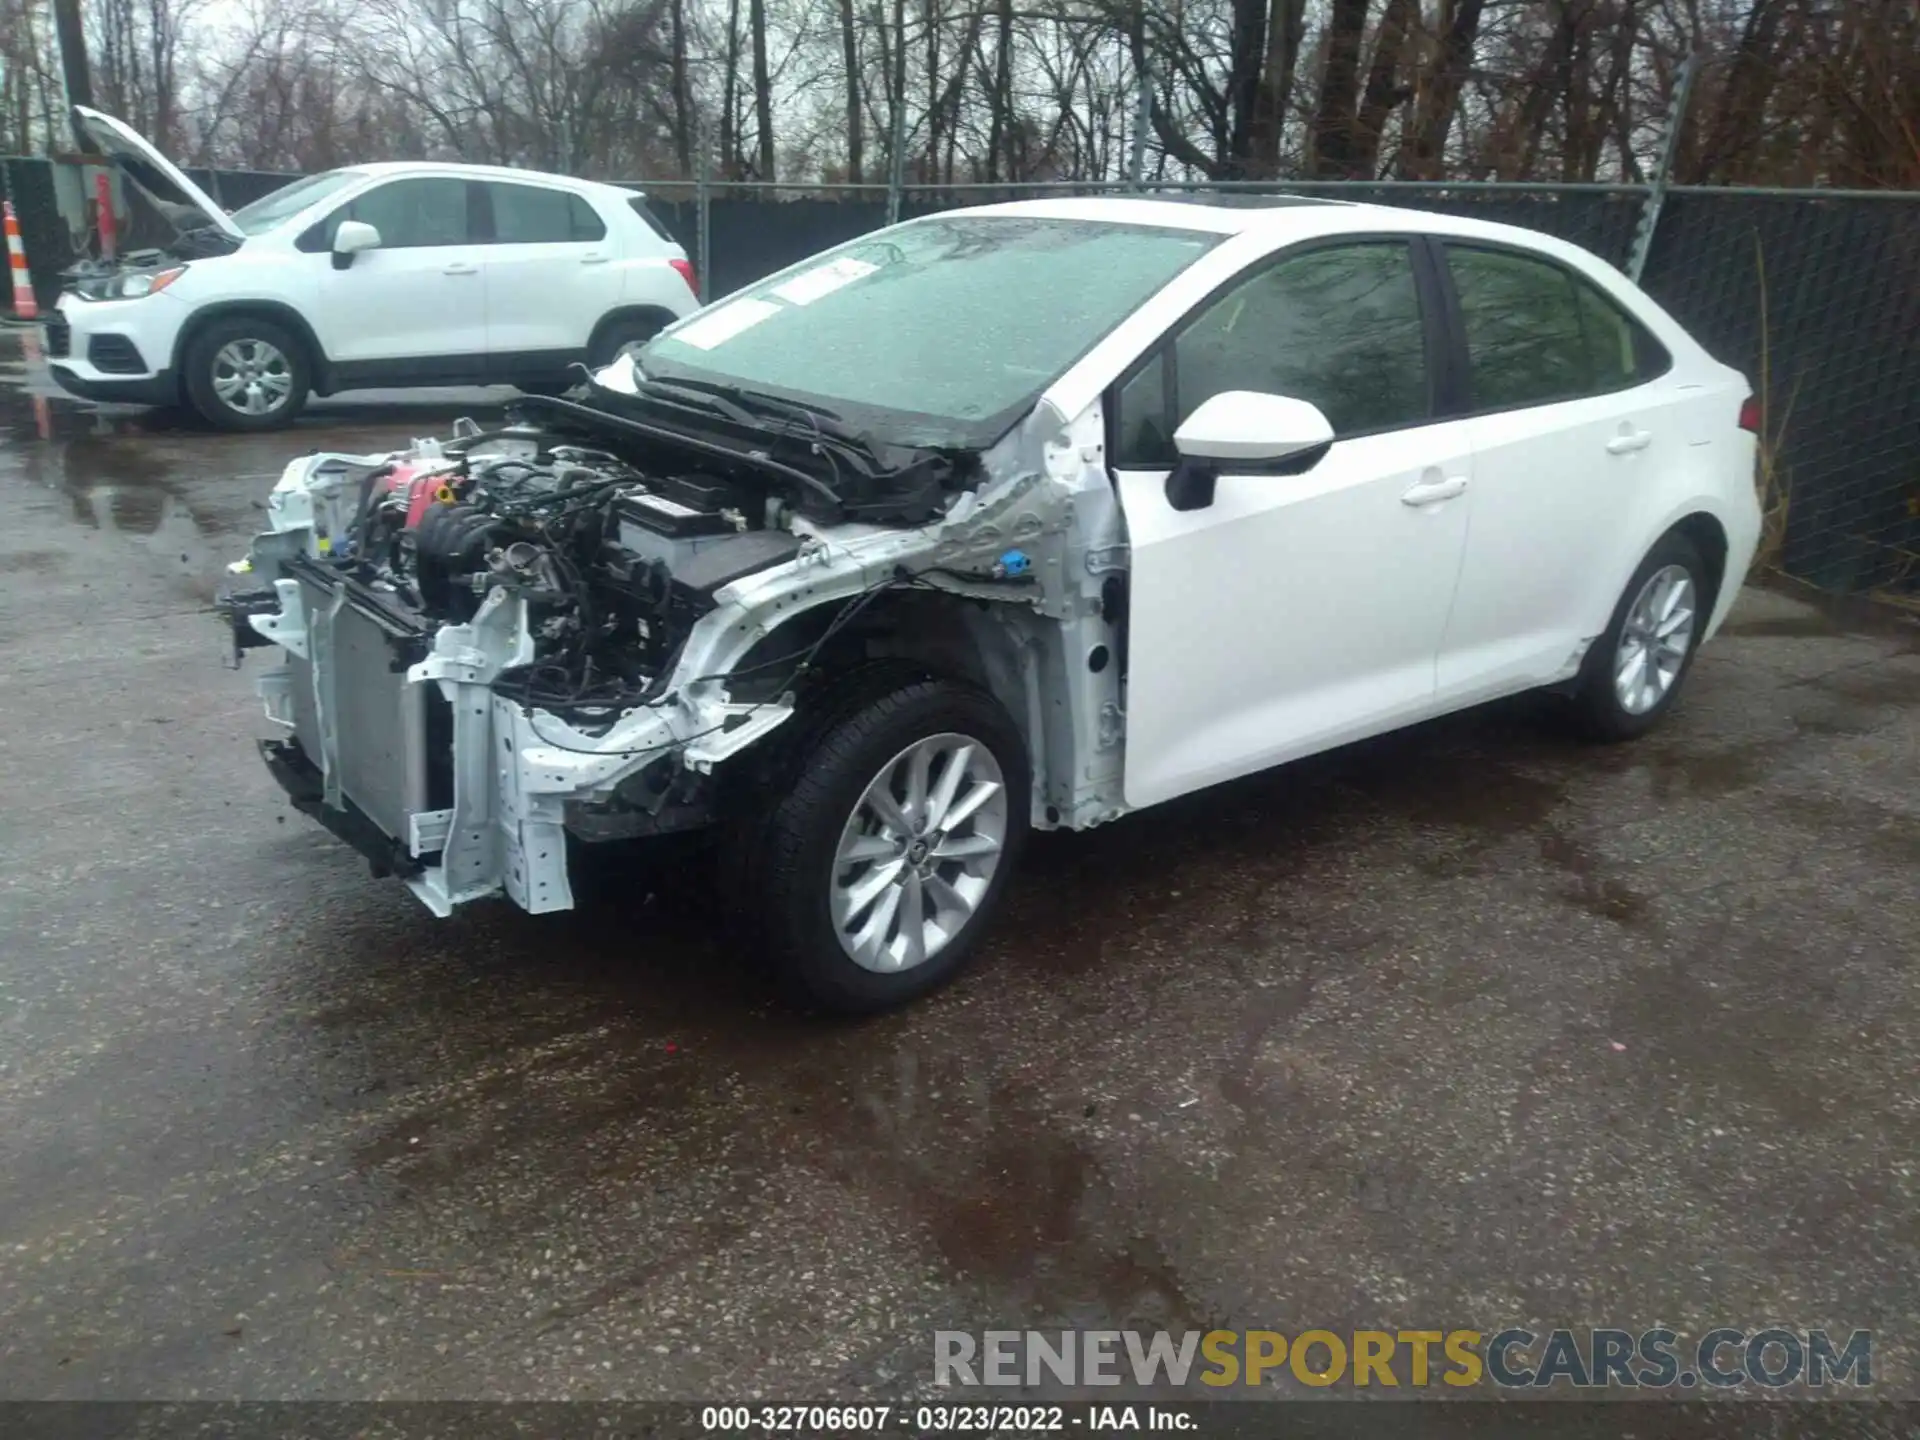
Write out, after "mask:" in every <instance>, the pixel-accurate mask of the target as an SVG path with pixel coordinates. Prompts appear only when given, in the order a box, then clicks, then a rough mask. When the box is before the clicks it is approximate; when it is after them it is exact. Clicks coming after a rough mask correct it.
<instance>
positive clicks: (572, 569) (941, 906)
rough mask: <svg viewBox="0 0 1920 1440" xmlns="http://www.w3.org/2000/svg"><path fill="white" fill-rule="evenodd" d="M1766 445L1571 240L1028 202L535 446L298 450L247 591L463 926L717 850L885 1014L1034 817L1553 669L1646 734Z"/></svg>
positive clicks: (800, 940) (696, 336)
mask: <svg viewBox="0 0 1920 1440" xmlns="http://www.w3.org/2000/svg"><path fill="white" fill-rule="evenodd" d="M1755 429H1756V414H1755V406H1754V402H1753V400H1752V397H1751V393H1750V390H1749V387H1748V384H1747V382H1746V380H1745V379H1744V378H1742V376H1741V375H1740V374H1739V373H1738V372H1736V371H1734V370H1731V369H1729V368H1728V367H1726V366H1725V365H1722V364H1720V363H1719V362H1717V361H1716V360H1714V359H1713V357H1712V356H1710V355H1709V354H1707V353H1706V351H1705V350H1703V349H1702V348H1701V347H1700V346H1699V345H1698V344H1697V343H1695V341H1694V340H1693V339H1692V338H1690V337H1689V336H1688V335H1687V333H1686V332H1685V331H1684V330H1683V329H1681V327H1680V326H1679V325H1678V324H1676V323H1675V322H1674V320H1673V319H1672V318H1671V317H1670V316H1668V315H1667V314H1666V312H1665V311H1663V310H1662V309H1661V308H1660V307H1659V306H1657V305H1656V304H1654V303H1653V302H1652V301H1651V300H1649V299H1648V298H1647V297H1646V296H1645V295H1644V294H1642V293H1641V292H1640V291H1639V290H1638V289H1636V288H1635V287H1634V286H1633V285H1632V284H1631V283H1629V282H1628V281H1627V280H1626V279H1625V278H1624V277H1623V276H1622V275H1621V274H1619V272H1617V271H1615V270H1614V269H1612V268H1611V267H1609V266H1608V265H1606V264H1605V263H1603V262H1602V261H1600V260H1598V259H1596V258H1595V257H1594V256H1592V255H1590V254H1588V253H1587V252H1586V251H1584V250H1581V249H1579V248H1577V247H1575V246H1573V245H1569V244H1565V243H1563V242H1561V241H1558V240H1553V239H1549V238H1547V237H1545V236H1542V235H1538V234H1534V233H1532V232H1529V231H1525V230H1518V229H1512V228H1509V227H1505V226H1500V225H1492V224H1486V223H1481V222H1477V221H1473V220H1466V219H1457V218H1453V217H1449V216H1443V215H1434V214H1426V213H1422V212H1418V211H1412V210H1400V209H1384V208H1373V207H1368V206H1357V205H1346V204H1336V203H1325V202H1318V201H1310V200H1280V201H1274V202H1272V203H1268V204H1264V205H1260V206H1258V207H1254V208H1215V207H1210V206H1204V205H1192V204H1183V203H1173V202H1153V201H1143V200H1117V199H1116V200H1057V201H1042V202H1031V203H1022V204H1015V205H1002V206H993V207H987V208H982V209H977V210H969V211H957V212H951V213H947V214H943V215H939V216H935V217H930V218H927V219H921V220H915V221H912V222H909V223H906V224H903V225H898V226H895V227H892V228H890V229H888V230H884V231H881V232H879V233H877V234H873V235H869V236H866V237H863V238H862V239H859V240H856V241H854V242H852V243H850V244H847V245H844V246H841V247H839V248H838V249H836V250H833V251H829V252H827V253H825V254H823V255H820V256H817V257H815V258H813V259H811V260H808V261H806V262H803V263H802V264H800V265H797V266H794V267H792V268H791V269H789V270H787V271H784V272H782V273H781V274H778V275H775V276H773V277H772V278H770V279H768V280H766V281H763V282H762V283H760V284H758V285H755V286H753V287H751V288H749V289H747V290H745V291H743V292H741V293H739V294H736V295H734V296H732V297H730V298H728V299H727V300H725V301H723V302H721V303H720V304H718V305H715V306H713V307H710V308H709V309H707V310H706V311H704V312H701V313H700V314H697V315H695V316H693V317H691V318H689V319H686V320H683V321H681V322H680V323H679V324H677V325H675V326H674V327H672V328H670V329H668V330H667V331H665V332H664V333H663V334H661V335H660V336H658V337H657V338H655V339H654V340H653V341H652V342H651V343H649V344H648V345H647V346H645V347H644V348H643V349H640V350H639V351H637V352H636V353H632V354H629V355H626V356H623V357H622V358H621V359H620V360H618V361H617V362H615V363H614V364H613V365H611V366H609V367H608V368H606V369H605V370H603V371H602V372H600V374H599V375H598V377H597V379H596V380H595V382H594V383H593V384H592V385H591V386H590V387H589V388H588V390H587V391H586V392H584V393H583V394H582V395H578V396H576V397H575V398H573V399H571V400H561V399H541V398H529V399H527V400H526V401H524V402H522V403H521V404H520V405H519V406H518V407H517V409H516V411H515V412H514V413H513V414H512V416H511V417H510V423H509V424H508V425H507V426H506V427H504V428H502V429H498V430H493V431H482V430H480V429H479V428H478V427H475V426H472V425H470V424H466V423H464V422H463V424H462V425H461V426H460V427H457V433H456V434H455V435H454V436H453V437H452V438H450V439H447V440H445V441H434V442H427V443H424V444H421V445H418V446H415V447H414V448H412V449H410V450H408V451H404V452H399V453H396V454H391V455H367V456H347V455H318V456H311V457H307V458H304V459H302V460H299V461H296V462H295V463H294V464H293V465H292V466H290V467H289V468H288V470H287V472H286V473H285V475H284V476H283V477H282V478H281V480H280V481H279V483H278V485H277V486H276V487H275V490H274V493H273V495H272V497H271V501H270V505H269V514H270V517H271V526H272V528H271V529H270V530H269V531H268V532H267V533H266V534H264V535H262V536H260V537H259V538H258V539H257V540H256V542H255V544H254V548H253V553H252V555H251V556H250V558H249V559H248V560H246V561H243V562H241V563H240V564H239V565H237V566H236V567H235V568H236V571H237V572H239V573H238V574H237V575H236V578H235V582H234V588H233V591H232V593H231V594H230V595H229V596H228V597H227V601H226V605H227V609H228V612H229V614H230V616H231V620H232V624H233V630H234V634H235V638H236V642H237V643H238V644H240V645H242V646H246V645H268V644H272V645H278V646H280V647H282V648H283V649H284V650H285V652H286V661H285V663H284V664H283V665H281V666H280V667H279V668H277V669H274V670H272V671H270V672H269V673H268V674H266V675H265V676H263V677H262V681H261V691H262V694H263V695H264V697H265V698H266V702H267V709H268V713H269V715H270V716H271V717H272V718H273V719H274V720H276V721H278V722H279V723H280V725H281V726H282V727H284V731H285V735H284V738H281V739H278V740H274V741H270V742H265V745H264V749H265V752H266V755H267V759H268V761H269V764H270V765H271V767H272V768H273V770H274V772H275V774H276V775H277V776H278V777H279V779H280V780H281V782H282V784H283V785H285V787H286V788H287V790H288V791H289V793H291V794H292V795H293V797H294V799H295V802H296V803H297V804H299V805H300V806H301V807H302V808H303V809H305V810H307V811H308V812H309V813H311V814H313V815H314V816H315V817H316V818H318V819H320V820H321V821H322V822H323V823H325V824H327V825H328V826H329V827H330V828H332V829H333V830H334V831H336V833H338V834H340V835H342V836H343V837H345V838H348V839H349V840H351V841H352V842H353V843H354V844H356V845H358V846H359V847H360V848H361V849H362V850H364V851H365V852H367V853H368V854H369V855H371V856H372V857H373V858H374V860H375V863H376V866H377V867H379V868H381V869H383V870H386V871H389V872H393V873H398V874H400V875H402V876H403V877H404V878H405V879H406V880H407V882H408V883H409V884H410V885H411V886H412V887H413V889H414V890H415V892H416V893H417V894H418V895H419V896H420V897H421V898H422V899H423V900H425V901H426V902H427V903H428V905H429V906H431V907H432V908H433V909H434V910H435V911H436V912H438V913H441V914H445V913H447V912H448V911H449V910H450V909H451V908H452V907H453V906H454V905H457V904H460V903H462V902H465V901H468V900H472V899H476V898H479V897H482V896H486V895H491V894H496V893H500V892H504V893H505V894H506V895H507V896H508V897H509V898H511V899H512V900H513V901H515V902H517V903H518V904H520V905H522V906H525V907H526V908H528V909H530V910H535V911H544V910H554V909H562V908H566V907H567V906H569V905H571V903H572V896H571V892H570V890H569V887H568V881H567V855H568V850H569V846H570V845H571V844H578V843H581V842H591V841H600V840H607V839H613V838H618V837H632V836H647V835H658V834H663V833H668V832H672V831H684V830H693V829H708V830H710V831H711V832H712V833H713V834H714V835H715V836H716V837H717V839H718V841H719V844H720V849H721V852H722V854H723V856H724V857H725V860H726V862H727V863H726V865H725V866H724V868H723V873H724V874H725V875H726V876H727V877H728V883H729V884H730V885H731V886H732V887H733V896H734V900H733V904H732V905H730V907H729V908H730V910H732V911H734V912H736V913H737V914H738V915H739V916H740V917H741V918H743V920H744V921H745V922H746V923H745V925H744V927H743V928H744V932H745V933H746V935H747V936H748V937H749V940H750V943H752V944H753V945H755V946H756V947H757V948H759V949H761V950H762V951H763V952H764V953H766V954H767V955H769V956H770V957H772V958H774V959H775V960H776V961H777V963H778V965H779V967H780V969H781V971H782V973H784V974H785V975H786V976H787V978H788V979H789V980H791V981H792V982H794V984H795V985H796V986H797V988H798V989H800V990H801V991H802V992H803V993H804V994H806V995H807V996H808V997H810V998H811V999H812V1000H814V1001H816V1002H819V1003H823V1004H827V1005H831V1006H837V1007H840V1008H845V1009H874V1008H879V1007H882V1006H886V1005H890V1004H895V1003H898V1002H900V1001H903V1000H906V999H908V998H910V997H912V996H914V995H917V994H919V993H921V992H923V991H925V990H926V989H928V988H930V987H931V986H933V985H935V984H937V983H939V981H941V980H942V979H944V978H946V977H947V976H949V975H951V974H952V973H954V971H955V970H956V969H957V968H958V967H959V965H960V964H961V963H962V961H963V960H964V959H965V957H966V955H967V954H968V952H969V951H971V950H972V949H973V948H974V945H975V943H976V942H977V941H978V939H979V937H980V934H981V931H982V930H983V928H984V927H985V926H986V924H987V922H988V917H989V915H990V913H991V912H992V910H993V909H994V906H995V904H996V902H997V900H998V899H999V896H1000V894H1001V892H1002V890H1003V889H1004V887H1005V885H1006V883H1007V878H1008V874H1009V872H1010V871H1011V869H1012V868H1013V865H1014V862H1015V860H1016V858H1017V855H1018V852H1019V850H1020V843H1021V840H1022V838H1023V836H1024V835H1025V833H1026V832H1027V830H1028V829H1030V828H1035V827H1038V828H1058V827H1064V828H1072V829H1080V828H1085V827H1087V826H1091V825H1095V824H1099V823H1101V822H1103V821H1107V820H1111V819H1114V818H1116V817H1118V816H1121V815H1124V814H1126V813H1127V812H1129V811H1132V810H1137V809H1141V808H1143V807H1145V806H1150V805H1155V804H1158V803H1159V802H1161V801H1163V800H1168V799H1171V798H1173V797H1174V796H1178V795H1182V794H1185V793H1187V792H1190V791H1194V790H1197V789H1199V788H1201V787H1203V786H1208V785H1213V784H1216V783H1218V782H1220V781H1225V780H1230V779H1232V778H1234V777H1235V776H1239V775H1245V774H1248V773H1249V772H1252V771H1256V770H1260V769H1263V768H1265V767H1268V766H1272V765H1277V764H1281V763H1284V762H1286V761H1289V760H1293V759H1296V758H1299V757H1301V756H1305V755H1308V754H1311V753H1313V752H1316V751H1320V750H1325V749H1327V748H1329V747H1332V746H1336V745H1341V744H1344V743H1346V742H1349V741H1353V740H1357V739H1360V738H1362V737H1364V736H1368V735H1373V734H1377V733H1380V732H1382V731H1386V730H1391V729H1394V728H1396V727H1399V726H1404V725H1409V724H1412V723H1413V722H1415V721H1419V720H1423V719H1426V718H1428V717H1430V716H1434V715H1438V714H1441V713H1443V712H1447V711H1452V710H1458V709H1461V708H1463V707H1466V706H1470V705H1475V704H1478V703H1480V702H1482V701H1486V700H1491V699H1494V698H1495V697H1498V696H1503V695H1509V694H1513V693H1515V692H1518V691H1524V690H1532V689H1544V690H1548V691H1551V692H1555V693H1557V694H1558V695H1559V696H1561V697H1562V698H1563V700H1564V704H1565V706H1566V709H1567V711H1568V713H1569V715H1570V716H1571V717H1572V718H1573V719H1575V720H1577V721H1578V722H1579V724H1580V725H1581V726H1583V727H1584V728H1585V729H1586V730H1587V731H1588V732H1590V733H1592V734H1594V735H1596V736H1599V737H1602V738H1613V739H1622V738H1627V737H1630V736H1634V735H1637V734H1639V733H1640V732H1642V731H1644V730H1646V729H1647V728H1648V727H1649V726H1651V725H1653V724H1654V723H1655V722H1656V721H1657V720H1659V719H1660V717H1661V716H1662V715H1663V714H1664V713H1665V712H1666V711H1667V710H1668V709H1669V708H1670V707H1671V706H1672V705H1673V703H1674V701H1675V698H1676V696H1677V695H1678V693H1679V691H1680V688H1681V686H1682V684H1683V682H1684V680H1685V678H1686V675H1687V670H1688V665H1689V662H1690V661H1691V660H1692V658H1693V655H1694V653H1695V651H1696V650H1697V648H1698V647H1699V645H1700V644H1701V643H1702V642H1703V641H1705V640H1706V639H1708V638H1709V637H1710V636H1711V635H1712V634H1713V632H1714V630H1715V628H1716V627H1717V626H1718V625H1719V624H1720V622H1721V620H1722V619H1723V618H1724V616H1725V615H1726V612H1727V609H1728V607H1729V606H1730V605H1731V604H1732V603H1733V599H1734V595H1735V593H1736V591H1737V590H1738V589H1739V586H1740V583H1741V580H1742V578H1743V577H1744V575H1745V573H1746V571H1747V567H1748V565H1749V563H1750V561H1751V559H1752V556H1753V553H1754V548H1755V544H1756V540H1757V537H1758V533H1759V527H1760V512H1759V507H1758V505H1757V503H1756V499H1755V494H1754V456H1755V436H1754V432H1755ZM634 863H644V861H643V860H641V859H636V860H635V862H634Z"/></svg>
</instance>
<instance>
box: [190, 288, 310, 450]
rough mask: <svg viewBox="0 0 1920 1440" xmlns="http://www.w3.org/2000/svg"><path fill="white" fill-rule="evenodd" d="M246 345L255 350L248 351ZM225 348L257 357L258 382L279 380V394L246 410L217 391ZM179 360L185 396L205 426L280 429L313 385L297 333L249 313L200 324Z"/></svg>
mask: <svg viewBox="0 0 1920 1440" xmlns="http://www.w3.org/2000/svg"><path fill="white" fill-rule="evenodd" d="M248 346H252V347H255V348H253V349H252V350H251V351H248V350H247V349H246V348H245V347H248ZM229 347H241V348H240V351H239V353H240V354H242V355H246V354H251V355H253V356H255V357H258V360H259V363H260V364H261V376H260V378H261V379H262V380H268V379H271V378H275V377H277V378H280V379H283V380H284V381H285V386H286V389H285V393H284V395H282V396H280V397H279V398H278V400H277V401H276V402H275V403H273V404H272V405H271V407H270V408H268V409H265V410H262V411H259V412H249V411H247V410H245V409H243V408H241V407H240V406H238V405H236V404H234V403H231V402H229V401H228V400H227V399H225V398H224V397H223V396H222V395H221V394H220V392H219V390H218V389H217V388H216V384H217V382H218V380H219V379H221V378H223V377H225V376H226V375H229V374H231V373H232V372H231V369H230V362H231V360H232V359H233V356H234V353H235V352H234V351H232V350H230V349H229ZM262 347H264V348H262ZM183 364H184V365H185V367H186V376H185V381H186V392H187V399H188V400H189V401H191V402H192V404H193V408H194V409H195V410H197V411H198V412H199V413H200V414H201V415H202V416H203V417H205V419H206V421H207V423H208V424H210V425H214V426H216V427H218V428H219V429H222V430H241V431H260V430H280V429H284V428H285V427H286V426H288V425H291V424H292V423H293V419H294V417H295V416H296V415H298V414H299V413H300V410H301V407H303V406H304V405H305V404H306V403H307V395H308V394H309V392H310V390H311V387H312V383H313V372H312V367H311V365H310V363H309V361H308V359H307V347H306V346H305V345H304V344H302V343H301V341H300V339H299V337H297V336H296V335H294V334H293V333H292V332H291V331H289V330H288V329H287V327H286V326H284V325H281V324H277V323H276V322H274V321H272V320H268V319H264V318H255V317H253V316H250V315H235V316H233V317H231V318H227V319H220V320H215V321H213V322H212V323H211V324H210V325H208V326H206V327H205V328H204V329H202V330H201V331H200V332H199V333H198V334H196V335H195V336H194V337H193V339H192V340H191V341H190V342H189V343H188V345H187V350H186V355H185V357H184V359H183ZM263 393H264V392H263Z"/></svg>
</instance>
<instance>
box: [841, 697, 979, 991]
mask: <svg viewBox="0 0 1920 1440" xmlns="http://www.w3.org/2000/svg"><path fill="white" fill-rule="evenodd" d="M1006 840H1007V785H1006V777H1005V776H1004V775H1002V774H1001V773H1000V762H999V761H997V760H995V759H994V758H993V752H992V751H991V750H989V749H988V748H987V747H986V746H985V745H983V744H981V743H980V741H978V740H976V739H974V738H973V737H972V736H971V735H957V734H952V733H947V734H941V735H931V736H929V737H928V738H926V739H925V740H917V741H915V742H914V743H913V744H911V745H909V746H908V747H907V748H906V749H904V750H902V751H901V752H900V753H899V754H898V755H896V756H894V757H893V759H891V760H889V761H888V762H887V763H886V764H885V765H883V766H881V767H880V773H879V774H878V775H876V776H874V777H873V780H872V781H871V783H869V784H868V786H867V788H866V790H865V791H864V792H863V793H862V794H861V796H860V800H859V803H858V804H856V805H855V806H854V807H853V814H851V815H849V816H848V817H847V823H846V825H845V827H844V828H843V829H842V830H841V832H840V844H839V847H838V848H837V849H836V850H835V852H834V857H833V881H832V885H833V893H832V896H831V900H830V904H831V909H832V914H833V929H834V934H836V935H838V936H839V937H840V948H841V949H843V950H845V951H846V953H847V957H848V958H849V959H851V960H852V961H853V962H854V964H856V965H858V966H860V967H861V968H862V969H865V970H875V971H879V972H882V973H887V974H891V973H893V972H895V971H900V970H910V969H912V968H913V967H914V966H916V965H923V964H925V963H926V962H927V961H928V960H930V959H932V958H933V957H934V956H935V955H938V954H939V953H940V952H941V951H942V950H944V949H945V948H946V947H947V946H948V945H949V944H951V943H952V941H953V940H954V938H955V937H956V936H958V935H959V933H960V932H961V931H962V930H963V929H965V928H966V924H967V922H968V921H969V920H971V919H972V918H973V913H974V911H975V910H977V909H979V907H980V902H981V901H983V900H984V899H986V895H987V890H988V888H989V887H990V886H991V885H992V884H993V877H994V873H995V872H996V871H997V870H998V869H999V868H1000V857H1001V855H1002V853H1003V852H1004V849H1005V846H1006Z"/></svg>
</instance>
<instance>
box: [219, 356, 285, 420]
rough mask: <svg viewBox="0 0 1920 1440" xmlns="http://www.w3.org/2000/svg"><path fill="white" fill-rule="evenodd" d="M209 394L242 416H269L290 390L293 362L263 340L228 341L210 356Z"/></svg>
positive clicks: (283, 401)
mask: <svg viewBox="0 0 1920 1440" xmlns="http://www.w3.org/2000/svg"><path fill="white" fill-rule="evenodd" d="M213 393H214V394H216V395H218V396H219V397H220V399H221V400H222V401H223V402H224V403H225V404H226V405H227V407H228V408H229V409H232V410H237V411H238V412H239V413H240V414H242V415H271V414H272V413H273V412H274V411H276V410H278V409H279V408H280V407H281V406H282V405H284V404H286V403H287V397H288V396H289V395H291V394H292V393H293V365H292V363H291V362H290V361H289V360H288V359H287V357H286V356H285V355H283V354H282V353H281V352H280V349H279V347H278V346H275V345H270V344H268V343H267V342H266V341H265V340H229V341H228V342H227V343H226V344H224V345H222V346H221V347H220V353H219V354H217V355H215V356H214V357H213Z"/></svg>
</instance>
